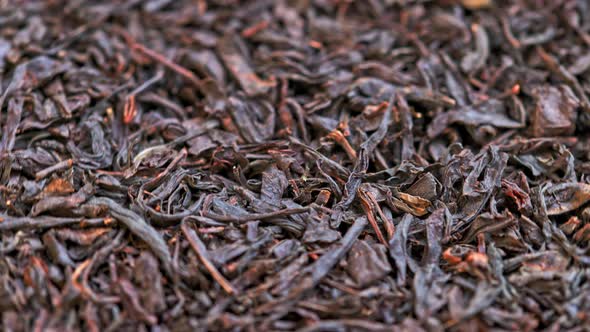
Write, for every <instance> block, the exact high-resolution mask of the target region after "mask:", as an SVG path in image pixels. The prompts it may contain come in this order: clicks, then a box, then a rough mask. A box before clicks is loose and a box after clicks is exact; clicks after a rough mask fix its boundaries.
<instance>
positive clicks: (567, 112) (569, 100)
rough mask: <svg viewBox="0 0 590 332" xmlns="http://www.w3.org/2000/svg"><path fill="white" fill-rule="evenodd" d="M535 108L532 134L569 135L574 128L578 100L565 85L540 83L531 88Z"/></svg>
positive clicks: (537, 135) (578, 104)
mask: <svg viewBox="0 0 590 332" xmlns="http://www.w3.org/2000/svg"><path fill="white" fill-rule="evenodd" d="M531 95H532V96H533V98H534V99H535V109H534V111H533V115H532V119H531V122H532V127H533V135H534V136H535V137H541V136H560V135H571V134H573V133H574V131H575V129H576V118H577V116H578V107H579V106H580V101H579V100H578V98H577V97H576V96H575V95H574V93H573V92H572V90H571V89H570V88H569V87H568V86H566V85H560V86H558V87H555V86H550V85H540V86H536V87H534V88H533V89H532V91H531Z"/></svg>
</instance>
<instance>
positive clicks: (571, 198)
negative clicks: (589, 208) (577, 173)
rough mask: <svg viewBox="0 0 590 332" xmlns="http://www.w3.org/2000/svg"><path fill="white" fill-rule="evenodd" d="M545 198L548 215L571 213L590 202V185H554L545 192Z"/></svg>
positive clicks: (578, 183)
mask: <svg viewBox="0 0 590 332" xmlns="http://www.w3.org/2000/svg"><path fill="white" fill-rule="evenodd" d="M543 198H544V199H545V205H546V207H547V215H550V216H554V215H559V214H563V213H566V212H570V211H573V210H576V209H577V208H579V207H581V206H582V205H584V204H586V203H587V202H588V201H590V184H587V183H581V182H577V183H571V182H570V183H561V184H557V185H553V186H551V187H549V188H547V189H546V190H545V192H544V193H543Z"/></svg>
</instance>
